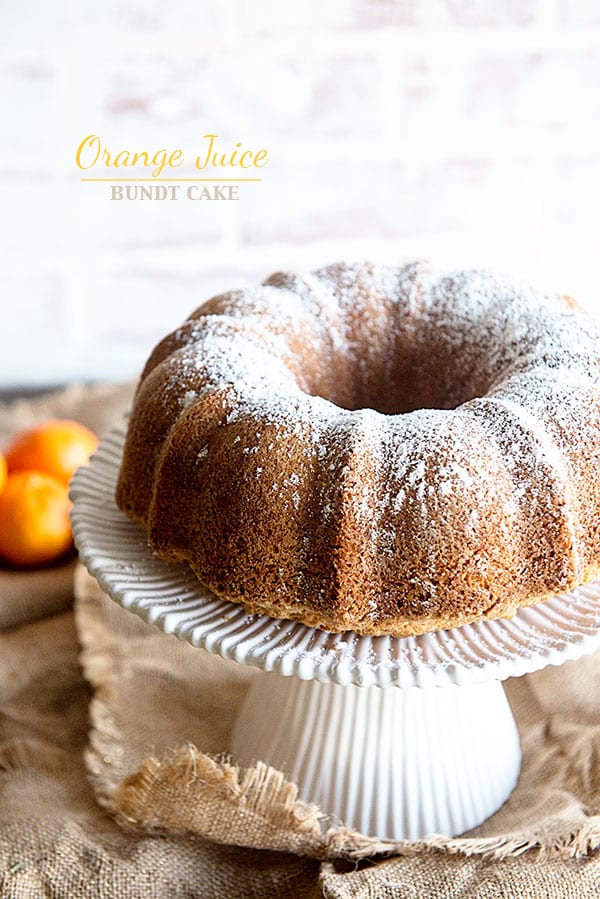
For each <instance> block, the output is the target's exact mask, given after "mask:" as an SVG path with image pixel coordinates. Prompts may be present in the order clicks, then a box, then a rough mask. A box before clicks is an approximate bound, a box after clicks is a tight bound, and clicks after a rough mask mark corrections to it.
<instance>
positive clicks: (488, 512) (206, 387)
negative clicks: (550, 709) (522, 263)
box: [117, 263, 600, 636]
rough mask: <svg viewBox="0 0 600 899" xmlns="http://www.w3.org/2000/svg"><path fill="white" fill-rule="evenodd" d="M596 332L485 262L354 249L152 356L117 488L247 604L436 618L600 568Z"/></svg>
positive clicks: (365, 623) (415, 624) (211, 583)
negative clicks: (462, 266)
mask: <svg viewBox="0 0 600 899" xmlns="http://www.w3.org/2000/svg"><path fill="white" fill-rule="evenodd" d="M599 349H600V328H599V326H598V325H596V323H594V322H593V321H591V320H590V319H588V318H587V317H586V316H585V315H583V314H581V313H579V312H578V311H577V310H576V309H575V307H574V304H573V302H572V301H570V300H569V299H568V298H564V297H554V298H549V297H545V296H542V295H540V294H537V293H535V292H534V291H533V290H531V289H530V288H528V287H526V286H523V285H520V284H517V283H513V282H511V281H510V280H507V279H506V278H503V277H499V276H496V275H492V274H490V273H488V272H484V271H439V270H436V269H434V268H432V267H430V266H429V265H428V264H425V263H415V264H412V265H407V266H404V267H388V266H382V265H374V264H369V263H361V264H339V265H332V266H329V267H327V268H323V269H321V270H319V271H317V272H315V273H313V274H311V275H307V276H300V275H295V274H281V273H279V274H275V275H273V276H272V277H270V278H269V279H268V280H267V281H266V282H265V283H264V284H263V285H262V286H260V287H257V288H256V289H253V290H238V291H233V292H231V293H226V294H223V295H222V296H218V297H215V298H213V299H211V300H209V301H208V302H207V303H205V304H204V305H203V306H201V307H200V308H199V309H198V310H196V312H194V313H193V315H192V316H191V317H190V318H189V319H188V320H187V321H186V322H185V323H184V324H183V325H182V326H181V327H180V328H178V329H177V330H176V331H175V332H174V333H173V334H171V335H169V336H168V337H166V338H165V339H164V340H163V341H162V342H161V343H160V344H159V345H158V346H157V347H156V349H155V350H154V352H153V353H152V355H151V357H150V359H149V361H148V363H147V364H146V367H145V369H144V372H143V374H142V378H141V381H140V384H139V386H138V389H137V393H136V397H135V403H134V407H133V412H132V415H131V419H130V422H129V429H128V434H127V440H126V445H125V450H124V457H123V462H122V467H121V472H120V478H119V483H118V489H117V501H118V504H119V506H120V508H121V509H122V510H123V511H125V512H127V514H128V515H130V516H132V517H133V518H134V519H136V520H137V521H139V522H141V523H142V524H143V526H144V527H145V528H146V530H147V534H148V540H149V543H150V546H151V547H152V548H153V549H154V550H155V552H156V553H157V554H158V555H159V556H160V557H162V558H164V559H166V560H171V561H183V560H185V561H187V562H188V563H189V564H190V566H191V567H192V569H193V571H194V572H195V573H196V575H197V576H198V578H199V580H200V581H201V582H202V584H204V585H205V586H207V587H209V588H210V589H211V590H212V591H214V593H216V594H217V595H218V596H220V597H222V598H224V599H228V600H231V601H233V602H237V603H242V604H243V605H244V606H245V607H246V609H247V610H248V611H249V612H252V613H265V614H267V615H271V616H273V617H276V618H292V619H297V620H299V621H301V622H304V623H306V624H308V625H312V626H315V627H319V628H323V629H325V630H329V631H342V630H354V631H357V632H358V633H361V634H392V635H395V636H401V635H407V634H418V633H422V632H425V631H431V630H436V629H438V628H447V627H453V626H457V625H460V624H464V623H467V622H470V621H474V620H476V619H480V618H496V617H508V616H510V615H512V614H514V612H515V610H516V609H517V608H518V607H519V606H524V605H532V604H534V603H537V602H540V601H541V600H543V599H546V598H548V597H550V596H551V595H553V594H556V593H563V592H566V591H568V590H570V589H571V588H573V587H575V586H576V585H579V584H582V583H585V582H587V581H589V580H591V579H592V578H595V577H596V576H598V574H599V573H600V564H599V560H600V383H599V382H600V365H599V358H600V357H599Z"/></svg>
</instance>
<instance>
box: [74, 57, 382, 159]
mask: <svg viewBox="0 0 600 899" xmlns="http://www.w3.org/2000/svg"><path fill="white" fill-rule="evenodd" d="M71 84H72V91H73V98H72V108H71V110H70V113H71V114H70V119H71V121H72V122H75V123H77V129H78V131H77V130H76V129H75V128H72V129H71V134H70V138H71V140H72V142H73V153H74V150H75V146H76V142H78V141H79V140H81V139H82V138H83V137H84V136H85V134H86V133H89V132H93V133H96V134H99V135H100V136H101V137H102V138H103V140H104V141H105V143H106V144H107V146H109V148H110V147H111V146H112V147H115V148H116V147H118V146H121V147H123V146H125V147H130V148H131V149H144V148H147V147H156V148H159V147H164V146H168V147H173V148H175V147H182V148H183V149H184V150H186V151H189V153H190V156H192V155H194V150H195V148H196V147H198V148H199V150H201V149H202V146H203V144H202V136H203V135H204V134H206V133H216V134H219V135H221V137H222V139H223V141H224V142H227V143H231V144H234V143H235V142H236V141H238V140H239V141H242V142H243V143H244V146H251V147H253V148H255V149H258V148H260V147H262V146H267V147H269V146H270V144H271V142H272V141H273V140H275V139H277V137H278V136H284V137H286V138H290V137H292V138H293V137H295V136H306V135H308V134H310V136H311V139H315V138H318V136H319V135H330V134H342V135H344V134H356V133H360V132H361V131H363V130H371V129H375V128H377V127H378V126H379V124H380V119H381V111H380V108H379V87H380V85H379V73H378V69H377V66H376V63H375V61H374V60H372V59H368V58H362V57H361V58H351V57H342V58H337V57H336V58H333V59H331V60H327V61H320V62H316V63H312V64H311V62H310V61H308V60H306V58H304V57H302V56H300V57H298V58H297V59H277V58H275V59H273V58H266V57H264V56H262V55H261V54H260V53H252V52H248V53H243V54H242V55H241V56H240V57H239V58H236V60H235V62H234V63H233V64H232V60H231V59H230V58H228V57H225V58H221V57H215V58H213V59H204V60H190V59H185V58H179V59H177V58H167V57H156V56H154V57H152V58H143V59H131V60H126V59H122V60H116V61H114V62H113V61H111V62H102V61H101V62H98V63H97V64H96V66H94V67H93V68H90V67H82V68H81V69H79V68H78V69H77V70H76V71H73V73H72V75H71ZM86 129H87V130H86ZM77 135H79V137H78V136H77Z"/></svg>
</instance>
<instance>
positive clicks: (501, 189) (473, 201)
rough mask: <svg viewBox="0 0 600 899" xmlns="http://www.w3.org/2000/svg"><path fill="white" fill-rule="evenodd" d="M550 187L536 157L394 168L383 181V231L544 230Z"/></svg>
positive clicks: (452, 161) (459, 161) (401, 232)
mask: <svg viewBox="0 0 600 899" xmlns="http://www.w3.org/2000/svg"><path fill="white" fill-rule="evenodd" d="M548 186H549V185H548V180H547V176H546V173H545V170H544V169H542V168H540V166H539V165H538V163H537V161H536V160H535V159H524V160H522V161H518V160H516V161H510V160H508V161H503V160H489V161H486V160H482V161H479V162H478V161H477V160H460V159H457V160H447V161H444V162H440V163H439V164H437V165H435V164H433V165H432V164H425V165H422V166H421V165H419V164H416V163H415V164H412V165H408V164H407V165H405V166H398V167H392V168H390V171H389V172H386V173H385V175H384V177H383V179H382V181H381V215H382V218H383V219H384V221H383V224H382V233H383V234H384V235H386V236H387V235H396V234H397V235H409V234H411V233H415V232H416V233H422V234H432V233H436V232H440V231H441V232H448V231H449V232H452V231H454V230H458V231H463V232H466V233H473V234H478V233H487V234H489V235H492V234H493V232H495V231H498V230H502V229H512V230H514V231H515V232H527V231H529V230H531V229H540V228H543V227H544V225H545V224H546V222H547V219H548V213H547V203H548V199H547V194H548ZM386 198H387V202H386ZM490 239H491V240H493V239H494V238H493V237H490Z"/></svg>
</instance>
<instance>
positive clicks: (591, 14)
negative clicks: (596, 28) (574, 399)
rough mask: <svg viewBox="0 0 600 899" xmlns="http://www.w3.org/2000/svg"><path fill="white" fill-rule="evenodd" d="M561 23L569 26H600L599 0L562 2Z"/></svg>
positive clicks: (560, 10) (566, 0) (568, 0)
mask: <svg viewBox="0 0 600 899" xmlns="http://www.w3.org/2000/svg"><path fill="white" fill-rule="evenodd" d="M559 17H560V21H561V22H563V23H565V24H568V25H586V26H587V25H600V4H599V3H598V0H560V9H559Z"/></svg>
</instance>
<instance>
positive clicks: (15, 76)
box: [0, 60, 59, 166]
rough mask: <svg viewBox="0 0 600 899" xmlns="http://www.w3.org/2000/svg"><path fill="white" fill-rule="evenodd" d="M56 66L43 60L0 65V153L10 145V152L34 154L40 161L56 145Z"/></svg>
mask: <svg viewBox="0 0 600 899" xmlns="http://www.w3.org/2000/svg"><path fill="white" fill-rule="evenodd" d="M57 80H58V79H57V72H56V69H55V68H54V67H53V66H52V65H50V64H46V63H44V62H36V61H34V60H32V61H31V62H21V63H13V64H4V65H0V85H1V86H2V87H1V93H0V110H1V114H2V133H3V135H4V140H3V141H2V145H1V146H0V157H1V156H2V155H4V154H5V153H6V151H7V149H8V147H9V146H10V150H11V152H12V154H13V155H19V154H23V153H27V154H31V153H33V154H35V155H36V156H37V158H38V159H39V163H40V164H41V165H42V166H44V165H45V164H46V160H45V157H47V154H48V151H49V150H51V149H52V148H53V147H54V145H55V136H56V135H55V128H56V121H57V119H58V117H59V111H58V102H59V97H58V94H57Z"/></svg>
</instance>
